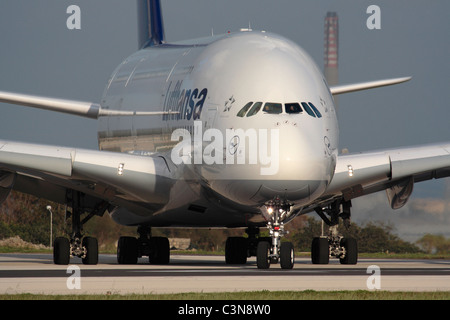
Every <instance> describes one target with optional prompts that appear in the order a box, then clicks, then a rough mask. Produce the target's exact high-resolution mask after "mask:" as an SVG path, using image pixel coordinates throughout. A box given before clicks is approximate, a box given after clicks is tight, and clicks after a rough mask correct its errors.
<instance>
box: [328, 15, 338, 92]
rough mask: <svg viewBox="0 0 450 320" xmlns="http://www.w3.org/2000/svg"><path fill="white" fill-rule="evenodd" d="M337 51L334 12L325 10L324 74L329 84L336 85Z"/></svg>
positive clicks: (336, 23) (336, 19) (335, 17)
mask: <svg viewBox="0 0 450 320" xmlns="http://www.w3.org/2000/svg"><path fill="white" fill-rule="evenodd" d="M338 53H339V24H338V16H337V14H336V12H327V15H326V17H325V55H324V64H325V67H324V74H325V78H326V80H327V82H328V84H329V85H330V86H333V85H337V84H338V81H339V75H338Z"/></svg>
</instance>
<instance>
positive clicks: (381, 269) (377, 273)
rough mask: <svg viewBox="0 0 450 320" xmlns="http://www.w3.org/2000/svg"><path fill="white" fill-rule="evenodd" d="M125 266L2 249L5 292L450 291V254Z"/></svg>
mask: <svg viewBox="0 0 450 320" xmlns="http://www.w3.org/2000/svg"><path fill="white" fill-rule="evenodd" d="M147 261H148V260H147V259H144V258H142V259H139V263H138V264H137V265H118V264H117V261H116V256H115V255H100V257H99V264H98V265H94V266H86V265H83V264H82V263H81V259H78V258H73V259H72V260H71V262H70V264H69V265H68V266H57V265H54V264H53V261H52V255H50V254H0V294H16V293H36V294H38V293H40V294H109V293H111V294H129V293H154V294H160V293H180V292H236V291H259V290H269V291H282V290H294V291H302V290H316V291H322V290H387V291H450V261H449V260H407V259H405V260H399V259H359V261H358V264H357V265H341V264H339V261H338V260H336V259H330V264H328V265H313V264H311V260H310V258H296V260H295V266H294V269H292V270H282V269H281V268H280V267H279V265H271V268H270V269H268V270H258V269H257V267H256V260H255V258H250V259H249V262H247V264H246V265H234V266H233V265H231V266H230V265H226V264H225V262H224V257H221V256H186V255H172V256H171V263H170V265H166V266H161V265H149V264H148V263H147Z"/></svg>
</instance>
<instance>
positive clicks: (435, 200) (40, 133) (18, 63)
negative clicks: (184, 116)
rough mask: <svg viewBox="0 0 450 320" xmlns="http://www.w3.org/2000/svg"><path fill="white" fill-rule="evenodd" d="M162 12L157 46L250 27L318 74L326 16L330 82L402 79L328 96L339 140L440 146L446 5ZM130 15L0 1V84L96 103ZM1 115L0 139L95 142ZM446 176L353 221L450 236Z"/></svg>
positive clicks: (56, 126)
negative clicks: (330, 26)
mask: <svg viewBox="0 0 450 320" xmlns="http://www.w3.org/2000/svg"><path fill="white" fill-rule="evenodd" d="M70 5H77V6H79V7H80V10H81V14H80V18H81V20H80V22H81V23H80V26H81V29H80V30H70V29H68V28H67V25H66V21H67V19H68V18H69V17H70V14H68V13H66V10H67V8H68V7H69V6H70ZM370 5H377V6H379V8H380V18H381V20H380V21H381V29H375V30H370V29H368V28H367V25H366V21H367V19H369V18H370V16H371V14H368V13H366V10H367V8H368V7H369V6H370ZM162 8H163V15H164V24H165V35H166V40H167V41H168V42H171V41H178V40H185V39H191V38H197V37H205V36H210V35H211V34H212V33H214V34H221V33H226V32H228V31H238V30H239V29H240V28H246V27H248V26H249V25H250V26H251V28H253V29H254V30H265V31H270V32H274V33H277V34H280V35H283V36H285V37H287V38H289V39H291V40H293V41H294V42H296V43H298V44H299V45H300V46H301V47H303V48H304V49H305V50H306V51H307V52H308V53H309V54H310V55H311V57H312V58H313V59H314V60H315V62H316V63H317V64H318V66H319V67H320V68H321V69H323V51H324V50H323V40H324V17H325V15H326V13H327V11H335V12H337V15H338V17H339V81H340V83H342V84H344V83H352V82H360V81H370V80H378V79H385V78H392V77H402V76H412V77H413V79H412V80H411V81H409V82H407V83H404V84H400V85H396V86H392V87H385V88H379V89H373V90H369V91H364V92H358V93H351V94H346V95H341V96H339V112H338V116H339V124H340V147H341V148H347V149H349V151H350V152H357V151H367V150H374V149H381V148H390V147H399V146H413V145H419V144H424V143H432V142H441V141H450V125H449V124H450V105H449V101H450V87H449V84H450V63H449V56H450V36H449V32H450V19H448V12H450V1H448V0H430V1H424V0H396V1H392V0H383V1H381V0H371V1H365V0H327V1H325V0H314V1H313V0H303V1H287V0H278V1H270V0H226V1H225V0H220V1H219V0H190V1H186V0H162ZM136 11H137V10H136V3H135V1H130V0H129V1H123V0H34V1H29V0H2V1H1V2H0V43H1V47H0V90H3V91H12V92H19V93H26V94H34V95H42V96H50V97H57V98H66V99H74V100H81V101H89V102H95V103H98V102H100V99H101V96H102V94H103V90H104V88H105V85H106V82H107V80H108V78H109V76H110V75H111V73H112V72H113V70H114V68H115V67H116V66H117V65H118V64H120V63H121V62H122V61H123V60H124V59H125V58H126V57H127V56H129V55H130V54H132V53H133V52H135V51H136V50H137V49H138V48H137V22H136V15H137V13H136ZM0 110H1V115H0V139H2V140H14V141H24V142H33V143H42V144H52V145H64V146H71V147H77V148H88V149H96V148H97V141H96V137H97V122H96V121H95V120H90V119H84V118H79V117H74V116H70V115H64V114H59V113H54V112H48V111H42V110H35V109H32V108H25V107H21V106H12V105H7V104H0ZM448 180H449V179H448V178H447V179H443V180H439V181H436V180H434V181H431V182H425V183H420V184H417V185H415V190H414V193H413V196H412V197H411V200H410V202H409V203H408V204H407V206H406V207H405V208H402V209H400V210H397V211H392V210H391V209H390V208H389V206H388V205H387V200H386V196H385V194H384V193H378V194H376V195H373V196H370V197H367V198H365V199H357V200H354V202H353V209H354V210H353V212H354V213H353V218H354V221H356V222H359V223H364V222H367V221H369V220H375V221H384V222H387V223H390V224H393V225H395V229H396V230H397V232H398V233H399V235H401V236H402V237H405V238H408V239H413V238H417V237H419V236H420V235H422V234H423V233H424V232H433V233H436V234H438V233H439V234H445V235H447V236H450V204H449V199H448V197H450V187H449V186H448V185H450V183H449V181H448ZM446 195H447V196H446ZM442 208H444V209H442ZM418 226H419V227H418Z"/></svg>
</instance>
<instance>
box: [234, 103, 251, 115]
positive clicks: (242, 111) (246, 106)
mask: <svg viewBox="0 0 450 320" xmlns="http://www.w3.org/2000/svg"><path fill="white" fill-rule="evenodd" d="M252 104H253V102H249V103H247V104H246V105H245V106H244V107H243V108H242V109H241V110H239V112H238V113H237V116H238V117H243V116H245V113H246V112H247V111H248V109H249V108H250V107H251V106H252Z"/></svg>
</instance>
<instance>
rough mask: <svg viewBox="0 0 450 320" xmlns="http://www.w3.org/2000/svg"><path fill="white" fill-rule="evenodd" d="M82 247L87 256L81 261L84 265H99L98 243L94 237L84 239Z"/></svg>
mask: <svg viewBox="0 0 450 320" xmlns="http://www.w3.org/2000/svg"><path fill="white" fill-rule="evenodd" d="M82 247H84V248H85V250H86V254H85V256H84V258H82V259H81V261H82V262H83V264H90V265H92V264H97V263H98V241H97V239H96V238H93V237H84V238H83V242H82Z"/></svg>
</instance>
